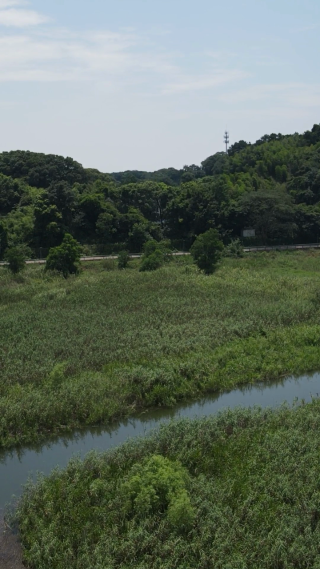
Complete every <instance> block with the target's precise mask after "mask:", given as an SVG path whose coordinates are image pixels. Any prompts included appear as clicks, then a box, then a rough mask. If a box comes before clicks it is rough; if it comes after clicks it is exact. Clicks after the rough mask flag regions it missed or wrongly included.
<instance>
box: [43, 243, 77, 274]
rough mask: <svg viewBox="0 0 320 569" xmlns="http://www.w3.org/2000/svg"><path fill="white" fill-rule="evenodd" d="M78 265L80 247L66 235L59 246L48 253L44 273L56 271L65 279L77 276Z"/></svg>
mask: <svg viewBox="0 0 320 569" xmlns="http://www.w3.org/2000/svg"><path fill="white" fill-rule="evenodd" d="M79 264H80V246H79V245H78V243H77V241H76V240H75V239H74V238H73V237H72V235H70V234H69V233H66V234H65V236H64V238H63V241H62V243H61V245H59V246H58V247H53V248H51V249H50V251H49V255H48V257H47V261H46V268H45V270H46V271H58V272H59V273H62V274H63V276H64V278H65V279H66V278H67V277H68V275H69V274H77V273H78V271H79Z"/></svg>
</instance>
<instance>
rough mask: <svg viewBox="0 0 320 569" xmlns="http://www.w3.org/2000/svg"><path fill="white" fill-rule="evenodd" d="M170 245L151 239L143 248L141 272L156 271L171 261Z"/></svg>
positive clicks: (166, 242)
mask: <svg viewBox="0 0 320 569" xmlns="http://www.w3.org/2000/svg"><path fill="white" fill-rule="evenodd" d="M170 255H171V253H170V244H169V243H168V241H160V242H158V241H155V240H154V239H150V240H149V241H147V242H146V243H145V245H144V248H143V255H142V259H141V265H140V269H139V270H140V271H141V272H144V271H155V270H156V269H159V268H160V267H162V265H163V264H164V262H165V261H168V260H169V259H170Z"/></svg>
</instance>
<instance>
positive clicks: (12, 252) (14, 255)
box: [4, 245, 26, 275]
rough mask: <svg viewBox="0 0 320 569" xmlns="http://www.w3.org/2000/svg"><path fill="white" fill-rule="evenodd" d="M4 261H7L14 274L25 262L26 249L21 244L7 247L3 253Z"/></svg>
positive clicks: (22, 267) (18, 271)
mask: <svg viewBox="0 0 320 569" xmlns="http://www.w3.org/2000/svg"><path fill="white" fill-rule="evenodd" d="M4 258H5V261H6V262H7V263H8V268H9V270H10V271H11V272H12V273H13V274H14V275H16V274H18V273H20V271H22V269H24V267H25V263H26V249H25V247H24V246H23V245H17V246H16V247H8V249H6V252H5V255H4Z"/></svg>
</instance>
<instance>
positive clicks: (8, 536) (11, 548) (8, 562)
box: [0, 510, 25, 569]
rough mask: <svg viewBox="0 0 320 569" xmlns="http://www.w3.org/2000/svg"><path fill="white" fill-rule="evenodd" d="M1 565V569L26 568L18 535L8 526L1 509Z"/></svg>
mask: <svg viewBox="0 0 320 569" xmlns="http://www.w3.org/2000/svg"><path fill="white" fill-rule="evenodd" d="M0 567H1V569H25V567H24V565H23V563H22V547H21V544H20V542H19V539H18V536H16V535H14V534H13V532H11V531H10V529H9V528H8V527H7V526H6V524H5V522H4V519H3V512H2V511H1V510H0Z"/></svg>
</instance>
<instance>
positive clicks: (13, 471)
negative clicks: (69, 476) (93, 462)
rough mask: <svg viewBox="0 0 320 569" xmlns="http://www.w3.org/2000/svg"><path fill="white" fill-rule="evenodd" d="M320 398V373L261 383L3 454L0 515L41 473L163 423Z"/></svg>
mask: <svg viewBox="0 0 320 569" xmlns="http://www.w3.org/2000/svg"><path fill="white" fill-rule="evenodd" d="M318 395H320V373H315V374H313V375H310V376H309V375H305V376H301V377H299V378H292V377H291V378H288V379H285V380H283V381H281V382H277V383H270V384H258V385H255V386H249V387H245V388H242V389H235V390H233V391H230V392H229V393H221V394H216V395H215V396H209V397H206V398H204V399H202V400H201V401H198V402H196V403H195V402H190V403H187V404H184V405H179V406H177V407H175V408H173V409H169V410H168V409H157V410H152V411H150V412H146V413H143V414H142V415H140V416H139V417H134V418H132V419H130V420H127V421H123V422H121V423H118V424H115V425H112V426H110V427H109V428H107V429H106V428H94V429H86V430H85V431H83V432H77V433H74V434H73V435H68V436H65V437H61V438H59V439H57V440H54V441H51V442H48V443H46V444H45V445H43V446H41V447H39V446H38V447H28V448H24V449H23V450H19V451H12V452H9V453H8V452H6V453H3V454H0V512H1V509H2V508H3V507H4V505H5V504H6V503H8V502H9V501H11V499H12V497H13V495H15V496H19V495H20V494H21V491H22V486H23V484H25V483H26V481H27V479H28V478H29V477H31V476H35V475H36V473H37V472H41V473H44V474H49V473H50V472H51V470H52V469H53V468H55V467H56V466H59V467H64V466H66V464H67V463H68V461H69V460H70V458H71V457H72V456H74V455H75V454H78V455H80V456H84V455H85V454H86V453H87V452H89V451H90V450H93V449H96V450H100V451H104V450H107V449H109V448H111V447H114V446H116V445H119V444H121V443H123V442H124V441H125V440H127V439H128V438H130V437H137V436H139V435H140V436H143V435H145V434H146V433H148V432H150V431H151V430H153V429H154V428H156V427H157V426H158V425H159V424H160V423H164V422H168V421H170V420H172V419H176V418H181V417H188V418H195V417H202V416H208V415H212V414H214V413H217V412H218V411H221V410H222V409H225V408H228V407H229V408H234V407H238V406H242V407H253V406H255V405H257V406H260V407H277V406H279V405H281V404H283V403H284V402H288V404H292V403H293V402H294V401H295V400H296V399H299V400H302V399H304V400H305V401H306V402H308V401H311V399H312V397H317V396H318Z"/></svg>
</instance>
